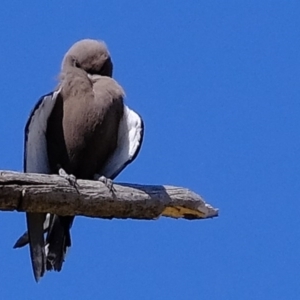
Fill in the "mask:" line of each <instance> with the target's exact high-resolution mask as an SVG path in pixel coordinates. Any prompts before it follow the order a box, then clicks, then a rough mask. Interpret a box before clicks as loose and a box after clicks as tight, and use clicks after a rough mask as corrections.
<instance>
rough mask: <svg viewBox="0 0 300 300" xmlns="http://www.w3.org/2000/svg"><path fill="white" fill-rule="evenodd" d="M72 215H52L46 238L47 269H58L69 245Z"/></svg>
mask: <svg viewBox="0 0 300 300" xmlns="http://www.w3.org/2000/svg"><path fill="white" fill-rule="evenodd" d="M73 220H74V217H73V216H72V217H71V216H67V217H61V216H57V215H54V216H53V218H52V220H51V221H50V226H49V231H48V234H47V238H46V256H47V263H46V268H47V270H55V271H60V270H61V268H62V264H63V262H64V258H65V255H66V252H67V249H68V247H70V246H71V235H70V228H71V226H72V223H73Z"/></svg>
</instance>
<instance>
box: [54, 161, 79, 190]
mask: <svg viewBox="0 0 300 300" xmlns="http://www.w3.org/2000/svg"><path fill="white" fill-rule="evenodd" d="M58 174H59V176H61V177H62V178H64V179H66V180H68V181H69V183H70V185H71V186H73V187H74V188H75V189H76V191H77V192H78V187H79V185H78V183H77V179H76V177H75V176H74V175H72V174H68V173H67V172H66V171H65V170H64V169H63V168H61V167H60V166H58Z"/></svg>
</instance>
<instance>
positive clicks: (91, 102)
mask: <svg viewBox="0 0 300 300" xmlns="http://www.w3.org/2000/svg"><path fill="white" fill-rule="evenodd" d="M112 71H113V64H112V61H111V58H110V54H109V52H108V50H107V47H106V45H105V44H104V43H103V42H101V41H96V40H91V39H85V40H81V41H79V42H77V43H75V44H74V45H73V46H72V47H71V48H70V49H69V51H68V52H67V53H66V54H65V56H64V59H63V62H62V67H61V73H60V76H59V78H60V81H59V84H58V87H57V88H56V89H55V91H53V92H51V93H49V94H47V95H45V96H43V97H41V98H40V100H39V101H38V102H37V104H36V105H35V107H34V109H33V111H32V112H31V114H30V117H29V119H28V122H27V124H26V127H25V147H24V171H25V172H32V173H44V174H60V175H62V176H65V178H67V179H72V176H75V178H77V179H79V178H80V179H91V180H93V179H99V180H104V181H105V182H106V183H107V181H106V180H108V182H109V180H113V179H114V178H115V177H116V176H117V175H118V174H119V173H120V172H121V171H122V170H123V169H124V168H125V167H126V166H127V165H128V164H129V163H131V162H132V161H133V160H134V159H135V158H136V156H137V154H138V152H139V150H140V147H141V145H142V141H143V134H144V125H143V120H142V118H141V117H140V116H139V115H138V114H137V113H136V112H134V111H133V110H131V109H129V108H128V107H127V106H126V105H125V104H124V102H123V100H124V97H125V94H124V91H123V89H122V87H121V86H120V85H119V84H118V83H117V82H116V81H115V80H114V79H112V78H111V76H112ZM70 181H71V182H72V180H70ZM73 181H74V179H73ZM73 183H74V182H73ZM26 219H27V232H26V233H25V234H23V235H22V236H21V237H20V238H19V239H18V241H17V242H16V243H15V245H14V248H19V247H23V246H25V245H26V244H27V243H28V242H29V248H30V257H31V261H32V268H33V273H34V278H35V280H36V281H38V280H39V279H40V278H41V277H42V276H43V275H44V273H45V272H46V271H47V270H55V271H60V270H61V268H62V264H63V262H64V257H65V254H66V251H67V248H68V247H70V246H71V237H70V228H71V226H72V223H73V219H74V217H73V216H64V217H62V216H57V215H50V214H43V213H26ZM45 233H47V235H46V239H45V237H44V234H45Z"/></svg>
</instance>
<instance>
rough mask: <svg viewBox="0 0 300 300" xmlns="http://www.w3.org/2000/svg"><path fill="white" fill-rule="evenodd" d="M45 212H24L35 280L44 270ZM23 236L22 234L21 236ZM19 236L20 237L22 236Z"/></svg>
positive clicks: (37, 279)
mask: <svg viewBox="0 0 300 300" xmlns="http://www.w3.org/2000/svg"><path fill="white" fill-rule="evenodd" d="M45 217H46V214H37V213H26V220H27V228H28V237H29V248H30V257H31V263H32V269H33V274H34V278H35V280H36V282H38V281H39V279H40V278H41V277H42V276H43V275H44V273H45V270H46V256H45V242H44V228H43V224H44V221H45ZM22 237H23V236H22ZM22 237H21V238H22Z"/></svg>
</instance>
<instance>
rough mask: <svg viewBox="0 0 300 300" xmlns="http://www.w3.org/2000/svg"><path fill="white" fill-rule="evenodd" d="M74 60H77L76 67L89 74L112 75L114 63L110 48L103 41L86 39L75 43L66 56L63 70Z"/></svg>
mask: <svg viewBox="0 0 300 300" xmlns="http://www.w3.org/2000/svg"><path fill="white" fill-rule="evenodd" d="M70 58H72V59H70ZM74 60H76V67H78V68H80V69H83V70H84V71H86V72H87V73H89V74H92V75H93V74H97V75H102V76H109V77H111V76H112V71H113V64H112V61H111V58H110V54H109V52H108V49H107V47H106V45H105V43H104V42H102V41H97V40H91V39H84V40H81V41H78V42H77V43H75V44H74V45H73V46H72V47H71V48H70V49H69V50H68V52H67V53H66V54H65V56H64V59H63V62H62V67H61V68H62V71H63V70H64V69H65V68H66V67H67V66H69V64H70V62H71V61H74Z"/></svg>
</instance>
